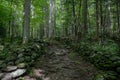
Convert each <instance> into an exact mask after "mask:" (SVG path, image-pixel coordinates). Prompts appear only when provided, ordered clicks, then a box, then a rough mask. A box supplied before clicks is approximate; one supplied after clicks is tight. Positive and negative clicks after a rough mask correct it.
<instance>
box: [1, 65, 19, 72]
mask: <svg viewBox="0 0 120 80" xmlns="http://www.w3.org/2000/svg"><path fill="white" fill-rule="evenodd" d="M16 69H17V66H8V67H7V68H6V69H3V71H5V72H11V71H15V70H16Z"/></svg>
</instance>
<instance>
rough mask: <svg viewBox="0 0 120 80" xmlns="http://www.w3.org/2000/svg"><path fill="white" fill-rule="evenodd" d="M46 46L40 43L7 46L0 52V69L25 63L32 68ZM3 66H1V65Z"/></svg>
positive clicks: (43, 52)
mask: <svg viewBox="0 0 120 80" xmlns="http://www.w3.org/2000/svg"><path fill="white" fill-rule="evenodd" d="M45 46H46V44H45V43H43V42H41V41H35V42H31V43H29V44H28V45H19V44H7V45H5V48H4V50H3V51H0V68H4V67H5V66H8V65H18V64H19V63H27V65H28V66H27V67H30V66H32V64H33V62H35V61H36V60H37V59H38V58H39V57H40V56H41V55H43V54H45V53H46V50H45V49H46V48H45ZM3 63H4V64H5V66H4V65H2V64H3Z"/></svg>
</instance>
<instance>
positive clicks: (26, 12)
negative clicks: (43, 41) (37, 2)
mask: <svg viewBox="0 0 120 80" xmlns="http://www.w3.org/2000/svg"><path fill="white" fill-rule="evenodd" d="M30 7H31V0H25V4H24V21H23V43H24V44H25V43H28V41H29V37H30V11H31V9H30Z"/></svg>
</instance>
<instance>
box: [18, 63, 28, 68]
mask: <svg viewBox="0 0 120 80" xmlns="http://www.w3.org/2000/svg"><path fill="white" fill-rule="evenodd" d="M17 67H18V68H19V69H23V68H25V67H26V64H25V63H20V64H18V65H17Z"/></svg>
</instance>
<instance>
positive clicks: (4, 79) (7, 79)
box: [1, 73, 13, 80]
mask: <svg viewBox="0 0 120 80" xmlns="http://www.w3.org/2000/svg"><path fill="white" fill-rule="evenodd" d="M1 80H13V78H12V75H11V74H10V73H8V74H6V75H5V76H4V77H3V78H2V79H1Z"/></svg>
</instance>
